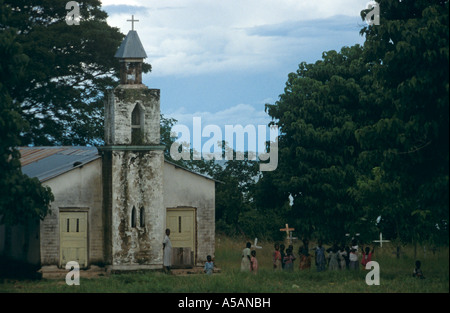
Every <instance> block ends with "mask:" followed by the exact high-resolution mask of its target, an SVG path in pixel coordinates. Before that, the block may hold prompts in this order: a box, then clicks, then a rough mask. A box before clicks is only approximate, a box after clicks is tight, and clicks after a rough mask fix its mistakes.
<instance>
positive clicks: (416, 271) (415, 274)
mask: <svg viewBox="0 0 450 313" xmlns="http://www.w3.org/2000/svg"><path fill="white" fill-rule="evenodd" d="M421 265H422V263H421V262H420V261H419V260H417V261H416V268H415V269H414V272H413V277H417V278H420V279H424V278H425V277H424V276H423V272H422V270H421V269H420V266H421Z"/></svg>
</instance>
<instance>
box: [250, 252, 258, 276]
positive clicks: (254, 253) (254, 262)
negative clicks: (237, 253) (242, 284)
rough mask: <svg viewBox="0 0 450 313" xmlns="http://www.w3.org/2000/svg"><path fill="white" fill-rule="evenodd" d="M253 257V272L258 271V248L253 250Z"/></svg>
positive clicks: (251, 259) (251, 262)
mask: <svg viewBox="0 0 450 313" xmlns="http://www.w3.org/2000/svg"><path fill="white" fill-rule="evenodd" d="M251 254H252V257H251V258H250V264H251V271H252V272H253V274H255V275H256V274H257V273H258V260H257V259H256V250H252V252H251Z"/></svg>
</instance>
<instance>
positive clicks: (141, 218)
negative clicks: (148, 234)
mask: <svg viewBox="0 0 450 313" xmlns="http://www.w3.org/2000/svg"><path fill="white" fill-rule="evenodd" d="M139 222H140V225H141V227H145V209H144V207H142V208H141V209H140V211H139Z"/></svg>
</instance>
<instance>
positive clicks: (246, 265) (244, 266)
mask: <svg viewBox="0 0 450 313" xmlns="http://www.w3.org/2000/svg"><path fill="white" fill-rule="evenodd" d="M251 246H252V244H251V243H250V242H247V244H246V247H245V248H244V250H242V260H241V272H249V271H250V258H251V257H250V247H251Z"/></svg>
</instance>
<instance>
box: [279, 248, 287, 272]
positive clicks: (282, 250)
mask: <svg viewBox="0 0 450 313" xmlns="http://www.w3.org/2000/svg"><path fill="white" fill-rule="evenodd" d="M280 254H281V268H282V269H284V257H285V256H286V253H285V252H284V244H281V245H280Z"/></svg>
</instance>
